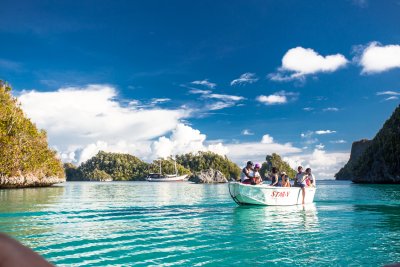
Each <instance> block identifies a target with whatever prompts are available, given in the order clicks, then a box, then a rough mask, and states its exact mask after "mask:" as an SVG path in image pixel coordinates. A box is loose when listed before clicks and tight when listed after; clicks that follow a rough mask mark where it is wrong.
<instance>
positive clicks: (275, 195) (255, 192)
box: [228, 182, 316, 206]
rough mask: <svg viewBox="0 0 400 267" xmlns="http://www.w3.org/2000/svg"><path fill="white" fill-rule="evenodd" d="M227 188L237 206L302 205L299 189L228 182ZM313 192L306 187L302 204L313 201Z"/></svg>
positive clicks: (312, 189) (313, 189)
mask: <svg viewBox="0 0 400 267" xmlns="http://www.w3.org/2000/svg"><path fill="white" fill-rule="evenodd" d="M228 187H229V193H230V195H231V197H232V199H233V200H234V201H235V202H236V203H237V204H238V205H266V206H290V205H299V204H302V198H303V196H302V192H301V188H300V187H276V186H270V185H266V184H260V185H248V184H243V183H239V182H230V183H229V184H228ZM315 192H316V188H315V187H306V195H305V199H304V204H309V203H312V202H313V201H314V196H315Z"/></svg>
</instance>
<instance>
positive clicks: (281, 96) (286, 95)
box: [256, 91, 298, 105]
mask: <svg viewBox="0 0 400 267" xmlns="http://www.w3.org/2000/svg"><path fill="white" fill-rule="evenodd" d="M297 96H298V93H294V92H285V91H280V92H276V93H274V94H272V95H267V96H266V95H260V96H257V97H256V100H257V101H258V102H260V103H263V104H265V105H280V104H286V103H288V102H289V101H294V100H296V99H297Z"/></svg>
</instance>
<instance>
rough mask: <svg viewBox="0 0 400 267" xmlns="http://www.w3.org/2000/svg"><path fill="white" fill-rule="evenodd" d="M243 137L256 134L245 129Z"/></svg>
mask: <svg viewBox="0 0 400 267" xmlns="http://www.w3.org/2000/svg"><path fill="white" fill-rule="evenodd" d="M242 135H254V133H253V132H252V131H251V130H249V129H244V130H243V131H242Z"/></svg>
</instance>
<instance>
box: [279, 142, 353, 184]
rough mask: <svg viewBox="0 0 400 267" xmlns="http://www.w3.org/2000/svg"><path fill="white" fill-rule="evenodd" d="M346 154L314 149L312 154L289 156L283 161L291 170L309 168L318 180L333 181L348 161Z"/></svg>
mask: <svg viewBox="0 0 400 267" xmlns="http://www.w3.org/2000/svg"><path fill="white" fill-rule="evenodd" d="M349 157H350V153H348V152H326V151H325V150H323V149H318V148H316V149H314V151H313V152H312V153H309V154H306V153H302V154H301V155H289V156H286V157H284V158H283V159H284V160H285V161H287V162H288V163H289V165H290V166H291V167H292V168H294V169H295V168H297V166H303V167H305V168H308V167H310V168H311V169H312V172H313V173H314V175H316V178H317V180H318V179H334V175H335V173H337V172H338V171H339V170H340V168H341V167H343V166H344V165H345V164H346V162H347V161H348V160H349Z"/></svg>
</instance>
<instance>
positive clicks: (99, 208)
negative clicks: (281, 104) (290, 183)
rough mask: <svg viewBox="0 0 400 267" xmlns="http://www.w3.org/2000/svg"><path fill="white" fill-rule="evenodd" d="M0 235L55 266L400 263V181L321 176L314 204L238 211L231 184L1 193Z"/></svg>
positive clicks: (83, 186)
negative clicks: (365, 181) (363, 181)
mask: <svg viewBox="0 0 400 267" xmlns="http://www.w3.org/2000/svg"><path fill="white" fill-rule="evenodd" d="M0 199H1V203H0V231H1V232H5V233H8V234H9V235H11V236H13V237H15V238H17V239H18V240H20V241H21V242H22V243H24V244H26V245H28V246H30V247H31V248H33V249H34V250H35V251H37V252H39V253H40V254H42V255H43V256H44V257H45V258H47V259H48V260H49V261H51V262H53V263H54V264H56V265H58V266H132V265H135V266H149V265H153V266H170V265H182V266H200V265H206V266H228V265H234V264H237V265H239V264H241V265H242V266H248V265H251V266H260V265H279V266H285V265H287V266H289V265H299V266H300V265H314V266H348V265H353V266H360V265H363V266H380V265H384V264H388V263H393V262H400V208H399V207H400V186H391V185H373V186H372V185H355V184H351V183H349V182H334V181H320V182H319V183H318V190H317V194H316V199H315V204H313V205H307V206H305V207H302V206H293V207H238V206H237V205H236V204H235V203H234V202H233V201H232V200H231V198H230V196H229V193H228V190H227V185H226V184H222V185H196V184H190V183H148V182H120V183H116V182H113V183H85V182H81V183H79V182H70V183H66V184H64V185H61V186H55V187H50V188H32V189H18V190H0Z"/></svg>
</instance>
